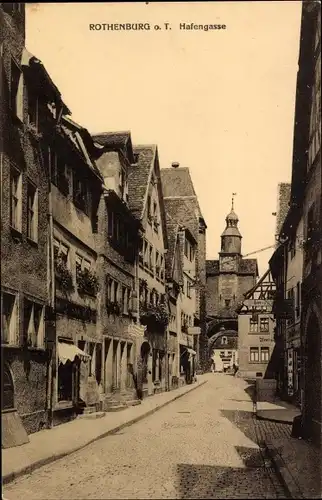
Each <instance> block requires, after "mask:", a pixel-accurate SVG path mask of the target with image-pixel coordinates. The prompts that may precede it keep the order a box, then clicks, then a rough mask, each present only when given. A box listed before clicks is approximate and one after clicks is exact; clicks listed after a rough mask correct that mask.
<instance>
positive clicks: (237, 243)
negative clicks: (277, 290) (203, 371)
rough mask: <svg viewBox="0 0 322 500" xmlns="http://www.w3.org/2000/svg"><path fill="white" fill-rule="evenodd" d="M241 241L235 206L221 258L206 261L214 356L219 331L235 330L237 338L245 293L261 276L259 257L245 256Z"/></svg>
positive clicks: (222, 332)
mask: <svg viewBox="0 0 322 500" xmlns="http://www.w3.org/2000/svg"><path fill="white" fill-rule="evenodd" d="M241 240H242V236H241V234H240V232H239V229H238V216H237V215H236V213H235V212H234V208H233V206H232V209H231V211H230V213H229V214H228V215H227V217H226V228H225V230H224V232H223V233H222V235H221V250H220V252H219V259H218V260H207V261H206V266H207V267H206V272H207V289H206V293H207V295H206V298H207V321H208V323H207V335H208V346H209V353H210V355H211V352H212V344H213V342H216V341H217V335H218V333H220V335H224V334H225V332H224V330H229V331H230V332H232V331H234V332H235V334H234V335H235V337H236V339H237V336H238V315H237V309H238V307H239V306H240V305H241V303H242V301H243V299H244V294H245V293H246V292H247V291H248V290H250V289H251V288H252V287H253V286H254V285H255V283H256V280H257V277H258V266H257V260H256V259H244V258H243V257H242V254H241Z"/></svg>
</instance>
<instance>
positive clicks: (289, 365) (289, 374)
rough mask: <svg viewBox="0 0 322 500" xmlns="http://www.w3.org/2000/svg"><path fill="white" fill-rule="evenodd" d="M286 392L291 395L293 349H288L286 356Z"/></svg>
mask: <svg viewBox="0 0 322 500" xmlns="http://www.w3.org/2000/svg"><path fill="white" fill-rule="evenodd" d="M287 379H288V383H287V392H288V395H289V396H293V390H294V388H293V349H289V350H288V356H287Z"/></svg>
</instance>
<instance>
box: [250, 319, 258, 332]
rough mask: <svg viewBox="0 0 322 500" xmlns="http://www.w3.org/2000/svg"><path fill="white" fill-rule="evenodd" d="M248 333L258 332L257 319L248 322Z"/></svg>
mask: <svg viewBox="0 0 322 500" xmlns="http://www.w3.org/2000/svg"><path fill="white" fill-rule="evenodd" d="M249 331H250V333H257V332H258V320H257V319H252V318H251V319H250V320H249Z"/></svg>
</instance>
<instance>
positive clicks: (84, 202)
mask: <svg viewBox="0 0 322 500" xmlns="http://www.w3.org/2000/svg"><path fill="white" fill-rule="evenodd" d="M73 192H74V196H73V198H74V204H75V206H76V207H78V208H79V209H80V210H82V211H83V212H85V213H87V212H88V190H87V184H86V180H85V179H82V178H81V177H80V176H79V175H78V174H77V173H76V172H74V175H73Z"/></svg>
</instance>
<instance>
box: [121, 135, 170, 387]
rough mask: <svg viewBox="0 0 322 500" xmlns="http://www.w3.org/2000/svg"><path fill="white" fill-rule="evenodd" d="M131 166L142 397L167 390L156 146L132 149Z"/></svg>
mask: <svg viewBox="0 0 322 500" xmlns="http://www.w3.org/2000/svg"><path fill="white" fill-rule="evenodd" d="M133 152H134V160H135V162H134V164H132V165H131V168H130V170H129V206H130V209H131V212H132V214H133V215H134V216H135V217H136V218H137V219H138V220H139V221H140V223H141V226H142V233H141V238H140V245H139V253H138V274H137V277H138V280H139V283H138V301H139V304H138V306H139V323H140V325H141V326H143V327H144V328H143V330H144V333H143V334H140V335H138V337H137V341H136V346H137V351H136V352H137V359H136V362H137V376H138V381H139V385H140V389H141V390H142V392H143V395H144V396H145V395H151V394H154V393H157V392H160V391H164V390H166V389H167V388H169V369H168V365H169V356H168V351H167V346H168V322H169V305H168V301H167V300H166V295H165V293H166V290H165V254H166V250H167V245H168V243H167V230H166V220H165V211H164V203H163V195H162V186H161V179H160V165H159V158H158V149H157V146H155V145H140V146H134V148H133Z"/></svg>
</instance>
